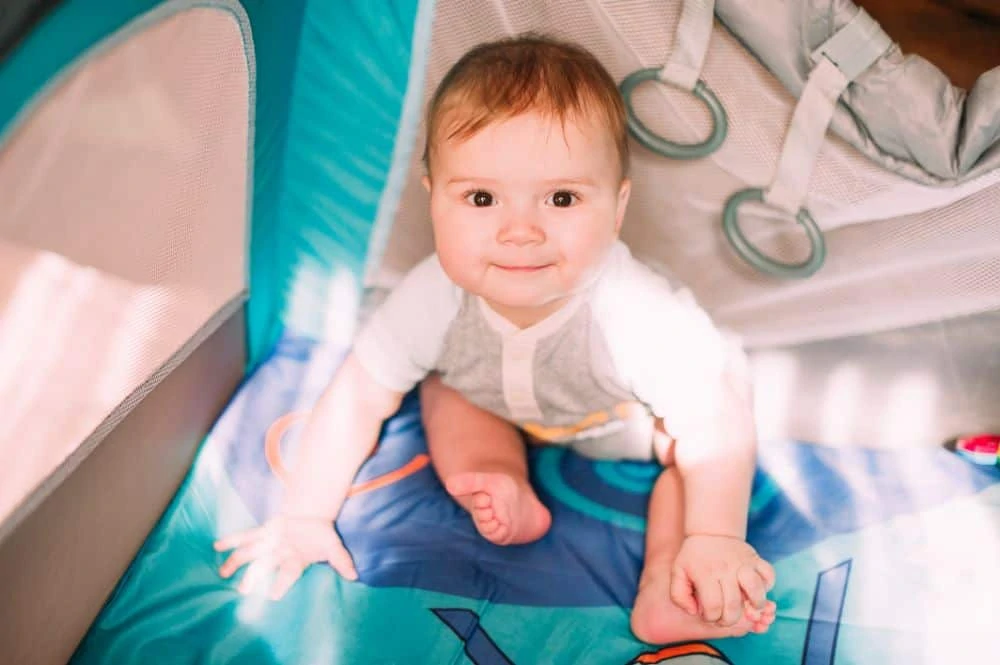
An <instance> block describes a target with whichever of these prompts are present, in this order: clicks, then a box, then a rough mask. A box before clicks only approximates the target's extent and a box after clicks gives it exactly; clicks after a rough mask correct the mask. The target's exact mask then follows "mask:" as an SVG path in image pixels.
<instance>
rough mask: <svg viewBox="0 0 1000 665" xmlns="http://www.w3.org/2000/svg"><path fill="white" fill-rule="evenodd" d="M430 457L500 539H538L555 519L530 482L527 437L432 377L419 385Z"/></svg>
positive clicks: (483, 529)
mask: <svg viewBox="0 0 1000 665" xmlns="http://www.w3.org/2000/svg"><path fill="white" fill-rule="evenodd" d="M420 405H421V416H422V417H423V423H424V429H425V431H426V433H427V448H428V451H429V453H430V458H431V463H432V464H433V465H434V469H435V470H436V471H437V474H438V476H439V477H440V478H441V482H442V483H443V484H444V487H445V489H446V490H447V491H448V493H449V494H451V495H452V497H454V498H455V500H456V501H457V502H458V503H459V505H461V506H462V507H463V508H465V509H466V510H467V511H469V514H470V515H471V516H472V520H473V522H474V523H475V525H476V529H477V530H478V531H479V533H480V534H482V536H483V537H484V538H486V539H487V540H489V541H491V542H493V543H496V544H497V545H518V544H521V543H528V542H531V541H533V540H538V539H539V538H541V537H542V536H544V535H545V532H547V531H548V530H549V526H550V525H551V523H552V516H551V515H550V513H549V511H548V509H547V508H546V507H545V506H544V505H542V502H541V501H539V500H538V496H537V495H536V494H535V490H534V489H532V487H531V484H530V483H529V482H528V462H527V456H526V451H525V445H524V442H523V441H522V440H521V436H520V434H518V432H517V430H516V429H514V427H513V426H512V425H511V424H510V423H508V422H506V421H504V420H503V419H501V418H498V417H497V416H495V415H493V414H492V413H489V412H487V411H484V410H483V409H480V408H479V407H477V406H476V405H474V404H472V403H471V402H469V401H468V400H466V399H465V398H464V397H463V396H462V395H461V394H459V393H458V392H457V391H454V390H452V389H451V388H449V387H447V386H445V385H444V384H443V383H441V380H440V378H439V377H438V376H437V375H431V376H430V377H428V378H427V379H426V380H425V381H424V382H423V384H422V385H421V388H420Z"/></svg>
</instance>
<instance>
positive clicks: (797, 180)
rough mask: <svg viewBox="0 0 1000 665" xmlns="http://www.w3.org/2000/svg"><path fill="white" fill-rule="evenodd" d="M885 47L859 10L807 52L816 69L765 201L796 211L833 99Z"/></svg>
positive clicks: (886, 39)
mask: <svg viewBox="0 0 1000 665" xmlns="http://www.w3.org/2000/svg"><path fill="white" fill-rule="evenodd" d="M891 45H892V40H891V39H890V38H889V35H887V34H886V33H885V31H883V30H882V28H881V27H880V26H879V24H878V23H877V22H876V21H875V20H874V19H872V18H871V16H869V15H868V13H867V12H865V11H864V10H863V9H861V10H858V13H857V15H856V16H855V17H854V18H853V19H852V20H851V22H850V23H848V24H847V25H845V26H844V27H843V28H841V29H840V30H838V31H837V32H836V33H834V35H833V36H832V37H830V39H828V40H827V41H826V42H824V43H823V44H822V45H821V46H820V47H819V48H817V49H816V50H815V51H813V54H812V56H813V61H814V62H815V63H816V65H815V67H814V68H813V70H812V72H811V73H810V74H809V78H808V80H807V81H806V85H805V88H804V89H803V90H802V95H801V96H800V97H799V102H798V104H796V106H795V111H794V112H793V114H792V120H791V124H790V126H789V128H788V133H787V134H785V142H784V145H783V146H782V148H781V156H780V157H779V159H778V166H777V169H776V170H775V175H774V179H773V180H772V182H771V185H770V187H768V188H767V190H766V192H765V194H764V200H765V201H767V202H768V203H770V204H771V205H773V206H776V207H778V208H781V209H783V210H786V211H788V212H790V213H793V214H794V213H797V212H798V211H799V208H801V207H802V204H803V203H804V202H805V199H806V194H807V192H808V188H809V178H810V177H811V176H812V171H813V166H814V165H815V163H816V158H817V156H818V155H819V151H820V149H821V148H822V146H823V140H824V138H825V137H826V130H827V128H828V127H829V125H830V119H831V118H832V117H833V112H834V110H835V109H836V107H837V100H838V98H839V97H840V95H841V94H842V93H843V92H844V90H845V89H846V88H847V86H848V85H849V84H850V82H851V81H852V80H853V79H854V78H856V77H857V76H858V75H859V74H861V73H862V72H863V71H865V70H866V69H868V67H870V66H871V65H872V63H874V62H875V61H876V60H878V59H879V57H881V56H882V54H883V53H885V52H886V50H888V49H889V47H890V46H891Z"/></svg>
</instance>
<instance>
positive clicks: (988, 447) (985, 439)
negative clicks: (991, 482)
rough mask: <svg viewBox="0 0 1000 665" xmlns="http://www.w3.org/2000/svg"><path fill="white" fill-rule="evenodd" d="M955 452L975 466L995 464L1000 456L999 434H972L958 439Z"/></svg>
mask: <svg viewBox="0 0 1000 665" xmlns="http://www.w3.org/2000/svg"><path fill="white" fill-rule="evenodd" d="M955 451H956V452H958V453H959V454H961V455H962V456H963V457H967V458H968V459H970V460H971V461H973V462H975V463H976V464H984V465H991V464H996V463H997V461H998V459H997V458H998V455H1000V434H973V435H970V436H963V437H960V438H959V439H958V440H957V441H956V442H955Z"/></svg>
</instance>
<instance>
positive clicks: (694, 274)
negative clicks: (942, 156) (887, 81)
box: [369, 0, 1000, 346]
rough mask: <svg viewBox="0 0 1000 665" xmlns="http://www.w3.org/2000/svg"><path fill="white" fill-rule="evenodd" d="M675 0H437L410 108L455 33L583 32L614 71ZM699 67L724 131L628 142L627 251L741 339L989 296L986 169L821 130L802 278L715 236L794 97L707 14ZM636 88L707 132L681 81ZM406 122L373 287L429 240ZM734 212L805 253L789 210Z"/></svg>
mask: <svg viewBox="0 0 1000 665" xmlns="http://www.w3.org/2000/svg"><path fill="white" fill-rule="evenodd" d="M681 6H682V3H650V2H645V1H643V0H616V1H615V2H611V1H607V0H605V1H601V0H591V1H590V2H587V3H579V2H570V1H569V0H562V1H556V2H549V3H544V5H543V4H540V3H537V2H534V1H532V0H507V1H502V0H493V2H489V3H485V2H479V1H478V0H477V1H476V2H472V1H471V0H440V1H439V2H437V3H436V6H435V19H434V27H433V36H432V40H431V44H430V45H429V47H427V46H424V45H419V44H418V45H417V46H416V48H417V49H419V48H430V53H429V56H428V60H427V68H426V72H425V74H424V75H425V78H424V80H423V82H422V83H423V90H424V97H423V103H422V104H421V108H422V109H423V108H425V105H426V102H427V100H428V99H429V96H430V94H431V93H432V92H433V90H434V88H435V87H436V85H437V84H438V82H439V81H440V79H441V78H442V76H443V75H444V73H445V71H446V69H447V67H448V66H449V65H450V64H451V63H452V62H454V61H455V60H456V59H457V58H458V57H459V56H460V55H461V54H462V53H463V52H464V51H465V50H466V49H467V48H469V47H471V46H472V45H474V44H475V43H477V42H480V41H482V40H487V39H492V38H496V37H499V36H502V35H510V34H515V33H518V32H521V31H524V30H529V29H539V28H541V29H544V30H546V31H547V32H549V33H551V34H555V35H557V36H563V37H568V38H572V39H573V40H575V41H578V42H580V43H582V44H584V45H585V46H587V47H588V48H590V49H591V50H592V51H593V52H594V53H595V54H596V55H597V56H598V57H599V58H600V59H601V60H602V62H604V63H605V65H606V66H607V67H608V68H609V69H610V71H611V73H612V75H613V76H614V77H615V79H616V80H619V81H620V80H622V79H623V78H624V77H625V76H627V75H628V74H630V73H631V72H633V71H635V70H636V69H639V68H641V67H651V66H659V65H662V64H663V62H664V61H665V60H666V58H667V57H668V55H669V54H670V52H671V49H672V44H673V41H674V31H675V29H676V27H677V23H678V20H679V16H680V10H681ZM471 16H475V20H469V17H471ZM702 79H703V80H704V81H705V82H706V83H707V84H708V85H709V86H710V87H711V88H712V89H713V90H714V91H715V93H716V94H717V96H718V97H719V98H720V100H721V101H722V103H723V105H724V106H725V108H726V110H727V113H728V115H729V135H728V138H727V139H726V142H725V143H724V144H723V146H722V147H721V148H720V149H719V150H718V151H717V152H716V153H715V154H713V155H711V156H710V157H708V158H706V159H702V160H696V161H671V160H668V159H666V158H663V157H660V156H658V155H655V154H653V153H652V152H650V151H648V150H646V149H645V148H642V147H640V146H638V145H637V144H633V145H634V152H633V163H632V167H633V170H632V175H633V179H634V187H633V194H632V203H631V204H630V207H629V215H628V218H627V220H626V223H625V227H624V230H623V238H624V240H625V241H626V242H627V243H628V244H629V245H630V246H631V248H632V250H633V252H634V253H635V254H636V255H637V256H639V257H640V258H641V259H643V260H645V261H647V262H648V263H650V264H652V265H653V266H655V267H657V268H659V269H661V270H663V271H664V272H666V273H668V274H669V275H673V276H675V277H677V278H678V279H680V280H682V281H683V282H685V283H687V284H688V285H689V286H690V287H691V288H692V290H693V291H694V292H695V293H696V295H697V296H698V298H699V300H700V302H702V303H703V305H705V306H706V307H707V308H708V309H709V310H710V311H711V312H712V313H713V315H714V316H715V317H716V319H717V320H718V321H719V322H720V323H721V324H723V325H726V326H729V327H731V328H733V329H734V330H736V331H737V332H739V333H741V334H742V335H743V336H744V339H745V341H746V343H747V344H748V345H749V346H760V345H771V344H789V343H797V342H802V341H807V340H815V339H823V338H832V337H838V336H843V335H850V334H859V333H865V332H871V331H876V330H885V329H891V328H895V327H899V326H905V325H912V324H917V323H923V322H928V321H933V320H938V319H941V318H945V317H953V316H957V315H961V314H971V313H976V312H982V311H988V310H991V309H995V308H997V307H1000V172H993V173H990V174H987V175H985V176H982V177H980V178H978V179H975V180H972V181H969V182H966V183H964V184H963V185H961V186H957V187H951V188H946V187H941V188H934V187H928V186H924V185H920V184H918V183H915V182H912V181H909V180H906V179H904V178H903V177H901V176H899V175H896V174H894V173H891V172H889V171H886V170H884V169H882V168H880V167H879V165H877V164H875V163H874V162H872V161H870V160H869V159H867V158H866V157H864V156H862V155H861V154H860V153H859V152H857V151H856V150H855V149H854V148H853V147H851V146H849V145H848V144H847V143H845V142H844V141H842V140H840V139H839V138H837V137H835V136H834V135H833V134H831V133H828V135H827V139H826V141H825V144H824V146H823V149H822V151H821V152H820V155H819V158H818V161H817V163H816V165H815V169H814V171H813V175H812V179H811V181H810V190H809V197H808V200H807V205H808V207H809V209H810V210H811V211H812V214H813V216H814V218H815V219H816V221H817V223H818V224H819V226H820V227H821V228H822V229H824V231H825V235H826V240H827V247H828V257H827V261H826V264H825V265H824V266H823V268H822V269H821V270H820V271H819V272H818V273H817V274H815V275H813V276H812V277H811V278H809V279H806V280H798V281H780V280H776V279H773V278H770V277H766V276H764V275H762V274H759V273H757V272H755V271H754V270H753V269H751V268H750V267H749V266H747V265H745V264H744V263H742V262H741V261H740V260H739V259H738V258H737V257H736V256H735V254H734V253H733V252H732V251H731V249H730V248H729V245H728V244H727V243H726V241H725V239H724V238H723V235H722V231H721V212H722V207H723V205H724V203H725V201H726V199H727V198H728V197H729V196H730V195H731V194H733V193H735V192H736V191H737V190H739V189H743V188H744V187H748V186H767V185H768V184H769V183H770V181H771V178H772V175H773V171H774V168H775V166H776V164H777V161H778V156H779V154H780V152H781V146H782V142H783V140H784V136H785V132H786V130H787V128H788V123H789V120H790V118H791V115H792V111H793V109H794V104H795V101H796V100H795V99H794V98H793V97H792V96H791V95H790V94H789V93H788V92H787V91H786V90H785V89H784V88H783V87H782V86H781V84H780V83H779V82H778V81H777V80H776V79H775V78H774V77H773V76H772V75H771V74H770V73H769V72H768V71H767V70H766V69H765V68H764V67H763V66H762V65H761V64H760V63H759V62H758V61H757V60H756V59H754V57H753V56H752V55H751V54H749V53H748V52H747V51H746V50H745V49H744V48H743V47H742V45H741V44H740V43H739V42H738V41H737V40H736V39H735V38H734V37H733V36H732V35H731V34H730V33H729V32H728V31H727V30H726V29H725V28H724V27H723V26H722V25H721V24H720V23H718V22H716V24H715V28H714V31H713V36H712V41H711V44H710V47H709V51H708V55H707V57H706V61H705V66H704V69H703V70H702ZM417 83H418V84H419V83H420V82H419V81H418V82H417ZM412 84H413V81H411V85H412ZM635 103H636V108H637V111H638V113H639V115H640V117H641V118H642V119H643V122H644V123H645V124H646V125H647V126H649V127H651V128H652V129H654V130H655V131H657V132H658V133H660V134H661V135H662V136H665V137H666V138H669V139H673V140H677V141H681V142H693V141H696V140H700V139H701V138H702V137H704V136H706V135H707V134H708V132H709V118H708V114H707V112H706V111H705V109H704V107H703V106H702V105H701V103H700V102H699V101H697V100H695V99H694V98H693V97H691V96H690V95H688V94H687V93H685V92H681V91H679V90H676V89H673V88H668V87H667V86H664V85H653V84H645V85H644V86H642V87H641V88H639V89H638V90H637V92H636V96H635ZM420 124H421V129H420V131H419V132H418V135H417V136H416V137H415V142H414V145H413V146H412V150H411V152H410V163H409V171H408V174H407V177H406V181H405V183H406V184H405V187H404V190H403V192H402V194H401V196H400V201H399V205H398V208H397V210H396V212H395V215H394V221H393V224H394V226H393V228H392V231H391V233H390V234H389V237H388V241H387V244H386V250H385V253H384V255H383V256H382V257H375V261H376V264H375V265H374V269H372V270H370V272H369V286H371V287H374V288H388V287H391V286H392V285H394V284H395V283H396V282H397V280H398V279H399V278H400V276H401V275H402V273H404V272H405V271H406V270H407V269H409V268H410V267H411V266H413V265H414V264H415V263H416V262H417V261H418V260H419V259H420V258H422V257H423V256H426V255H427V254H428V253H430V252H431V251H432V250H433V244H432V236H431V230H430V225H429V222H428V219H427V197H426V193H425V192H424V190H423V188H422V187H421V185H420V182H419V180H420V176H421V175H422V174H423V167H422V165H421V163H420V157H421V154H422V151H423V142H424V134H423V123H422V122H421V123H420ZM740 218H741V225H742V228H743V229H744V232H745V233H746V235H747V236H748V237H749V238H750V239H751V241H752V242H754V243H755V244H756V245H758V246H759V247H760V248H761V249H762V250H763V251H765V252H766V253H769V254H770V255H772V256H774V257H775V258H777V259H779V260H781V261H793V260H801V259H802V258H804V256H805V254H806V253H807V251H808V245H807V244H806V243H807V241H806V239H805V235H804V234H803V233H802V232H801V230H800V229H799V227H798V226H797V225H796V224H794V223H793V222H792V221H791V219H790V218H779V217H777V216H775V215H772V214H771V213H769V212H768V211H767V210H765V209H764V208H763V206H758V207H757V208H756V209H755V208H754V207H753V206H751V205H745V206H743V207H742V208H741V215H740ZM378 261H381V262H380V263H378ZM667 266H669V269H668V268H667Z"/></svg>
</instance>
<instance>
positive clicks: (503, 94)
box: [423, 33, 629, 177]
mask: <svg viewBox="0 0 1000 665" xmlns="http://www.w3.org/2000/svg"><path fill="white" fill-rule="evenodd" d="M529 111H538V112H541V113H543V114H545V115H550V116H552V117H554V118H556V119H558V120H559V122H561V123H565V121H566V119H567V117H570V118H577V119H579V118H586V119H591V120H595V121H596V122H597V123H599V124H600V125H603V126H604V127H606V128H607V129H608V131H610V132H611V134H612V136H613V137H614V141H615V145H616V147H617V149H618V157H619V160H620V161H621V173H622V177H624V176H625V175H626V173H627V172H628V161H629V150H628V136H627V131H626V120H625V105H624V102H623V101H622V97H621V94H620V93H619V91H618V87H617V86H616V85H615V82H614V79H612V78H611V74H609V73H608V71H607V69H605V68H604V66H603V65H602V64H601V63H600V61H599V60H598V59H597V58H596V57H595V56H594V55H593V54H592V53H590V52H589V51H588V50H586V49H585V48H583V47H582V46H578V45H576V44H571V43H569V42H564V41H560V40H558V39H555V38H553V37H549V36H546V35H540V34H537V33H526V34H522V35H519V36H515V37H508V38H505V39H501V40H498V41H493V42H487V43H484V44H480V45H478V46H476V47H474V48H473V49H471V50H470V51H468V52H467V53H466V54H465V55H463V56H462V57H461V58H460V59H459V60H458V61H457V62H456V63H455V64H454V65H453V66H452V67H451V69H450V70H448V73H447V74H445V76H444V78H443V79H442V80H441V83H440V84H439V85H438V87H437V90H436V91H435V93H434V96H433V97H432V98H431V102H430V104H429V106H428V108H427V120H426V122H427V139H426V143H425V145H424V155H423V159H424V165H425V167H426V168H427V169H428V172H429V170H430V160H431V157H432V154H431V153H432V152H433V148H434V146H435V144H436V142H437V141H439V140H445V141H448V140H451V139H455V138H457V139H459V140H463V139H467V138H469V137H471V136H472V135H474V134H475V133H476V132H478V131H480V130H481V129H483V128H484V127H486V126H488V125H490V124H491V123H493V122H496V121H498V120H506V119H509V118H513V117H515V116H518V115H520V114H522V113H525V112H529Z"/></svg>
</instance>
